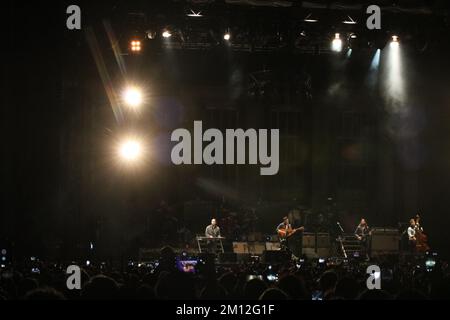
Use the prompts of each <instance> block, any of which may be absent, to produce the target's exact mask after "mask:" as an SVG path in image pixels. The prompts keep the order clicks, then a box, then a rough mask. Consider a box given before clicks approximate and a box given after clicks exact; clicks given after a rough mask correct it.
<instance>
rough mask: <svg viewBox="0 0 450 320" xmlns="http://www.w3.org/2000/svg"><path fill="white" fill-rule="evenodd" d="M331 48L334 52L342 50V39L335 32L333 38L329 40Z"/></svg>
mask: <svg viewBox="0 0 450 320" xmlns="http://www.w3.org/2000/svg"><path fill="white" fill-rule="evenodd" d="M331 50H333V51H335V52H341V51H342V40H341V38H340V34H339V33H336V34H335V35H334V39H333V41H332V42H331Z"/></svg>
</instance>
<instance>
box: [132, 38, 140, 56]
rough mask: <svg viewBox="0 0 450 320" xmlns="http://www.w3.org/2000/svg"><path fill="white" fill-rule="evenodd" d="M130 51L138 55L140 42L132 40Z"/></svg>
mask: <svg viewBox="0 0 450 320" xmlns="http://www.w3.org/2000/svg"><path fill="white" fill-rule="evenodd" d="M130 48H131V51H132V52H134V53H138V52H140V51H141V48H142V47H141V41H140V40H132V41H131V42H130Z"/></svg>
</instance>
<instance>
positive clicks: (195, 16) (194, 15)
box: [187, 9, 203, 18]
mask: <svg viewBox="0 0 450 320" xmlns="http://www.w3.org/2000/svg"><path fill="white" fill-rule="evenodd" d="M187 16H188V17H191V18H200V17H203V15H202V12H201V11H199V12H195V11H194V10H192V9H191V12H190V13H188V14H187Z"/></svg>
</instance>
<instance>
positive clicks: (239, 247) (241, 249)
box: [233, 242, 250, 253]
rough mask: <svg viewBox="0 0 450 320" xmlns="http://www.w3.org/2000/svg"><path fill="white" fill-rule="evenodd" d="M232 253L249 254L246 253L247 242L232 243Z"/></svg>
mask: <svg viewBox="0 0 450 320" xmlns="http://www.w3.org/2000/svg"><path fill="white" fill-rule="evenodd" d="M233 252H234V253H250V252H249V251H248V243H247V242H233Z"/></svg>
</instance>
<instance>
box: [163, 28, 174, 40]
mask: <svg viewBox="0 0 450 320" xmlns="http://www.w3.org/2000/svg"><path fill="white" fill-rule="evenodd" d="M162 36H163V38H166V39H168V38H170V37H171V36H172V34H171V33H170V31H168V30H164V31H163V33H162Z"/></svg>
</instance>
